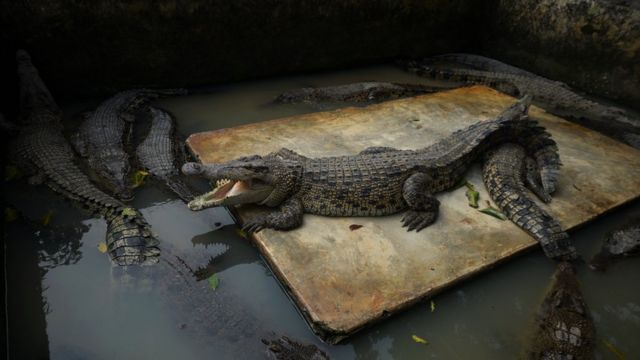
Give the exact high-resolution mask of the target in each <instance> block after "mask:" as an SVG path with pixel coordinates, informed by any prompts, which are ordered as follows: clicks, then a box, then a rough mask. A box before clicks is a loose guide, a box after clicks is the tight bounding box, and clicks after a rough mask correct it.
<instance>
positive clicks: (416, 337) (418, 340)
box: [411, 335, 429, 345]
mask: <svg viewBox="0 0 640 360" xmlns="http://www.w3.org/2000/svg"><path fill="white" fill-rule="evenodd" d="M411 338H412V339H413V341H415V342H417V343H418V344H425V345H426V344H428V343H429V342H428V341H427V340H425V339H423V338H421V337H420V336H418V335H411Z"/></svg>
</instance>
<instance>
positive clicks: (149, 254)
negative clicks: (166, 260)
mask: <svg viewBox="0 0 640 360" xmlns="http://www.w3.org/2000/svg"><path fill="white" fill-rule="evenodd" d="M105 218H106V220H107V241H106V243H107V250H108V251H109V256H110V257H111V261H112V262H113V263H114V264H116V265H119V266H126V265H151V264H155V263H157V262H158V260H159V257H160V249H159V248H158V240H157V239H156V238H155V237H154V236H153V234H152V233H151V229H150V227H149V224H148V223H147V221H146V220H145V219H144V217H143V216H142V214H140V212H139V211H138V210H135V209H133V208H130V207H125V208H118V209H115V210H113V211H112V212H110V213H109V214H107V215H106V216H105Z"/></svg>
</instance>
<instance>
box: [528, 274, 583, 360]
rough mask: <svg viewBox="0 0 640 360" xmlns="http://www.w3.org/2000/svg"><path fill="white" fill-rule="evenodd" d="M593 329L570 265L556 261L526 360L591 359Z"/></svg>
mask: <svg viewBox="0 0 640 360" xmlns="http://www.w3.org/2000/svg"><path fill="white" fill-rule="evenodd" d="M594 347H595V328H594V326H593V320H592V319H591V316H590V314H589V309H588V308H587V304H586V303H585V300H584V297H583V295H582V292H581V291H580V284H579V283H578V279H577V278H576V270H575V268H574V265H573V264H571V263H568V262H560V263H558V265H557V270H556V273H555V275H554V280H553V285H552V287H551V289H550V290H549V292H548V293H547V295H546V296H545V298H544V300H543V302H542V305H541V306H540V309H539V311H538V314H537V317H536V331H535V333H534V334H533V340H532V344H531V347H530V349H529V352H528V354H527V355H528V356H527V358H529V359H532V360H533V359H535V360H539V359H545V360H556V359H576V360H578V359H593V358H594V355H593V350H594Z"/></svg>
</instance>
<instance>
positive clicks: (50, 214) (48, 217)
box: [42, 210, 53, 226]
mask: <svg viewBox="0 0 640 360" xmlns="http://www.w3.org/2000/svg"><path fill="white" fill-rule="evenodd" d="M51 219H53V210H49V212H48V213H47V214H46V215H45V216H44V217H43V218H42V225H44V226H47V225H49V224H50V223H51Z"/></svg>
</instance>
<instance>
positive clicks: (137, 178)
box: [133, 170, 149, 189]
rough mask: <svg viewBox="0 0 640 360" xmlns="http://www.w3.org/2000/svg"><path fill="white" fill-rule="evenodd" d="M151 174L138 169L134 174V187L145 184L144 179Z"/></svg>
mask: <svg viewBox="0 0 640 360" xmlns="http://www.w3.org/2000/svg"><path fill="white" fill-rule="evenodd" d="M147 176H149V173H148V172H146V171H142V170H138V171H136V172H135V174H133V188H134V189H135V188H137V187H140V186H142V185H144V180H145V179H146V178H147Z"/></svg>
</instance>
